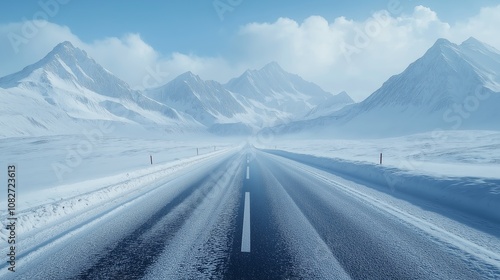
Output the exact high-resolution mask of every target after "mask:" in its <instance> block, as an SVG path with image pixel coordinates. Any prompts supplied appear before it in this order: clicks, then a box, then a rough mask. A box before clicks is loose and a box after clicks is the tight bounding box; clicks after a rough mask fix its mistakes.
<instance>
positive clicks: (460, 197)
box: [263, 150, 500, 222]
mask: <svg viewBox="0 0 500 280" xmlns="http://www.w3.org/2000/svg"><path fill="white" fill-rule="evenodd" d="M263 151H265V152H268V153H271V154H275V155H278V156H282V157H286V158H289V159H292V160H295V161H299V162H302V163H305V164H308V165H311V166H314V167H316V168H320V169H323V170H326V171H329V172H334V173H337V174H339V175H343V176H346V177H349V179H351V180H354V181H362V182H364V183H369V184H368V186H370V187H374V188H377V189H380V190H382V191H384V192H388V193H393V194H398V193H399V194H406V195H410V196H413V197H417V198H420V199H424V200H428V201H432V202H434V203H436V204H438V205H444V206H447V207H450V208H454V209H458V210H460V211H463V212H466V213H470V214H473V215H475V216H479V217H482V218H486V219H489V220H494V221H499V222H500V179H486V178H478V177H477V178H475V177H433V176H429V175H423V174H417V173H414V172H411V171H404V170H401V169H397V168H394V167H386V166H383V165H375V164H370V163H365V162H354V161H346V160H340V159H332V158H325V157H318V156H312V155H307V154H297V153H290V152H286V151H281V150H263Z"/></svg>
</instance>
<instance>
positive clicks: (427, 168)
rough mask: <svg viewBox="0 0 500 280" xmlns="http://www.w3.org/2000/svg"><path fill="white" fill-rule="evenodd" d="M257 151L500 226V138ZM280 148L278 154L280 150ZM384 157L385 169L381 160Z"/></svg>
mask: <svg viewBox="0 0 500 280" xmlns="http://www.w3.org/2000/svg"><path fill="white" fill-rule="evenodd" d="M255 144H256V146H257V147H261V148H267V149H269V150H270V151H271V152H272V153H275V154H279V155H284V156H286V157H289V158H292V159H297V160H299V161H303V162H306V163H310V164H313V165H316V166H321V167H322V168H327V169H329V170H332V171H334V172H337V173H339V174H344V175H347V176H349V177H350V178H357V179H359V180H363V181H367V182H371V183H373V184H376V185H378V186H385V187H386V188H387V189H388V190H389V191H391V192H397V193H399V192H400V193H406V194H413V195H415V196H416V197H420V198H422V199H428V200H429V199H430V200H432V201H438V203H440V204H442V205H450V206H452V207H455V208H457V209H461V211H464V212H466V213H474V215H478V216H481V217H487V218H489V219H490V218H492V219H496V220H499V221H500V211H499V208H498V205H500V172H498V170H500V161H499V160H498V159H499V158H500V149H498V147H499V145H500V133H499V132H493V131H452V132H441V134H440V135H439V137H436V135H435V134H434V133H423V134H416V135H410V136H404V137H397V138H382V139H358V140H353V139H344V140H341V139H318V140H311V139H307V140H305V139H304V140H296V139H286V138H275V139H272V140H269V141H268V142H267V143H265V144H263V143H259V141H258V139H257V141H256V143H255ZM275 147H276V149H275ZM380 153H383V164H382V165H379V156H380Z"/></svg>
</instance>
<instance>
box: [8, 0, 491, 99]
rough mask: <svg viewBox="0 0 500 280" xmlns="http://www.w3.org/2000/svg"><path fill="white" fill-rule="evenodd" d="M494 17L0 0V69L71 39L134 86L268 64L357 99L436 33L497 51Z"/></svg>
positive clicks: (483, 6) (351, 6)
mask: <svg viewBox="0 0 500 280" xmlns="http://www.w3.org/2000/svg"><path fill="white" fill-rule="evenodd" d="M498 26H500V3H499V1H498V0H496V1H492V0H477V1H460V2H459V3H458V1H445V0H422V1H419V0H359V1H335V0H311V1H297V0H287V1H285V0H275V1H261V0H252V1H250V0H170V1H153V0H143V1H117V0H109V1H95V0H88V1H81V0H39V1H27V0H26V1H2V2H1V3H0V61H1V63H0V76H5V75H8V74H11V73H14V72H16V71H19V70H21V69H22V68H23V67H25V66H27V65H29V64H32V63H34V62H36V61H37V60H39V59H41V58H42V57H43V56H45V55H46V54H47V53H48V52H49V51H50V50H51V49H52V48H53V47H54V46H55V45H57V44H58V43H60V42H63V41H71V42H72V43H73V44H74V45H75V46H76V47H79V48H82V49H84V50H85V51H86V52H87V53H88V54H89V55H90V56H91V57H92V58H94V59H95V60H96V61H97V62H98V63H100V64H101V65H102V66H104V67H105V68H106V69H108V70H110V71H111V72H113V73H114V74H115V75H117V76H118V77H119V78H121V79H123V80H124V81H126V82H127V83H129V84H130V85H131V86H132V87H133V88H138V89H141V88H147V87H152V86H153V87H154V86H160V85H162V84H164V83H167V82H168V81H170V80H172V79H174V78H175V77H176V76H177V75H179V74H182V73H184V72H186V71H192V72H193V73H195V74H197V75H199V76H200V77H201V78H203V79H210V80H216V81H219V82H221V83H226V82H227V81H229V80H230V79H231V78H234V77H237V76H239V75H241V74H242V73H243V72H244V71H245V70H246V69H259V68H261V67H263V66H264V65H265V64H267V63H269V62H272V61H276V62H278V63H279V64H280V65H281V66H282V67H283V68H284V69H285V70H286V71H288V72H291V73H295V74H298V75H300V76H301V77H303V78H304V79H306V80H308V81H311V82H314V83H316V84H318V85H320V86H321V87H322V88H323V89H325V90H327V91H329V92H331V93H334V94H336V93H339V92H341V91H346V92H348V93H349V95H351V97H353V98H354V99H355V100H356V101H361V100H363V99H364V98H366V97H367V96H369V95H370V94H371V93H372V92H374V91H375V90H376V89H378V88H379V87H380V86H381V85H382V84H383V83H384V82H385V81H386V80H387V79H388V78H389V77H391V76H392V75H395V74H398V73H400V72H402V71H403V70H404V69H405V68H406V67H407V66H408V65H409V64H410V63H412V62H413V61H415V60H416V59H418V58H419V57H421V56H422V55H423V54H424V53H425V51H426V50H427V49H428V48H430V47H431V46H432V44H433V43H434V42H435V41H436V40H437V39H438V38H447V39H449V40H450V41H452V42H454V43H457V44H459V43H461V42H462V41H464V40H466V39H467V38H469V37H471V36H473V37H476V38H477V39H479V40H481V41H483V42H485V43H487V44H489V45H491V46H493V47H495V48H497V49H500V34H499V33H500V31H498V28H497V27H498ZM151 75H153V76H154V77H156V79H155V81H154V82H153V83H151V82H150V81H149V80H148V79H145V77H149V76H151ZM146 80H148V81H149V82H147V83H146V82H145V81H146Z"/></svg>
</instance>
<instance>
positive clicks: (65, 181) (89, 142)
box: [0, 134, 237, 211]
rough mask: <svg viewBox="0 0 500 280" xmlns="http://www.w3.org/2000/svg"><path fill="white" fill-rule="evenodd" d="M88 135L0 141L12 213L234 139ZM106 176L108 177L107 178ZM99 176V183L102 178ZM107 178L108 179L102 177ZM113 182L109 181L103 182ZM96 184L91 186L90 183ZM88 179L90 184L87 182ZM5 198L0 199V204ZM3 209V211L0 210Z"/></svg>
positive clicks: (221, 146)
mask: <svg viewBox="0 0 500 280" xmlns="http://www.w3.org/2000/svg"><path fill="white" fill-rule="evenodd" d="M178 137H179V136H177V138H176V137H172V136H169V135H166V136H165V137H157V136H148V137H145V139H140V138H139V137H118V136H111V137H106V136H103V137H94V136H90V135H89V136H87V135H84V134H81V135H65V136H44V137H34V138H33V137H31V138H4V139H0V154H1V155H2V158H1V159H0V164H1V166H3V167H4V169H6V168H7V165H10V164H15V165H16V166H17V173H18V174H17V177H18V179H17V181H18V182H17V183H18V186H17V195H18V205H17V208H18V210H22V209H25V208H28V207H33V206H36V205H40V204H42V203H46V202H50V201H55V200H59V199H61V198H66V197H71V196H75V195H80V194H82V193H87V192H89V191H92V190H95V189H98V188H101V187H102V183H103V182H113V180H116V178H114V177H112V176H124V175H127V173H130V172H136V171H138V170H141V169H145V168H149V167H151V158H150V156H152V159H153V167H155V166H158V165H159V164H166V163H171V162H175V161H178V160H181V159H187V158H196V156H197V153H198V154H199V155H200V156H202V155H205V154H208V153H212V152H214V150H215V151H217V150H222V149H226V148H228V147H232V146H233V145H234V143H237V142H236V141H231V140H221V139H215V138H213V139H210V138H209V137H208V136H203V135H193V136H190V135H188V136H184V137H186V138H188V139H191V140H186V139H182V138H180V139H179V138H178ZM110 176H111V177H110ZM103 178H104V179H103ZM105 178H108V179H105ZM109 178H113V179H109ZM96 179H98V180H97V183H93V181H95V180H96ZM89 181H91V182H90V183H89ZM5 200H6V197H5V196H2V197H1V198H0V203H2V204H3V203H4V202H5ZM1 210H2V211H4V210H5V209H1Z"/></svg>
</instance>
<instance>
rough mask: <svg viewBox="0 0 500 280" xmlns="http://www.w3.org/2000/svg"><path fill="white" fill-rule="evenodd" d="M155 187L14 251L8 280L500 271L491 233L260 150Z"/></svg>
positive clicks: (451, 275)
mask: <svg viewBox="0 0 500 280" xmlns="http://www.w3.org/2000/svg"><path fill="white" fill-rule="evenodd" d="M157 184H158V186H156V187H155V188H153V189H151V190H150V191H148V192H147V193H145V194H141V195H140V196H137V197H134V198H133V199H129V200H126V201H123V202H121V203H118V204H117V205H115V206H114V207H112V208H109V209H108V211H107V212H106V213H101V214H100V216H99V218H96V219H93V220H92V222H86V223H85V226H84V227H81V228H78V229H75V230H71V231H67V232H66V233H63V234H61V235H59V236H57V238H53V239H51V241H50V244H51V246H47V247H48V248H47V249H44V250H38V251H36V253H33V254H30V255H27V256H26V257H25V258H24V259H22V258H21V260H20V262H19V267H20V269H19V271H18V272H16V275H15V279H139V278H145V279H495V278H496V279H498V278H500V253H499V251H497V250H496V249H495V248H488V247H486V246H485V245H484V244H487V242H486V241H485V242H486V243H485V242H479V243H475V242H474V240H471V239H474V238H471V237H470V236H469V235H467V233H468V232H469V231H470V232H471V233H473V234H474V235H477V236H480V237H481V238H483V237H484V238H485V240H486V239H488V238H489V241H488V242H491V244H494V245H495V246H496V245H497V244H498V243H499V242H498V239H499V238H500V234H498V235H495V231H492V232H493V233H492V232H481V231H478V230H476V229H473V228H469V226H468V225H466V224H463V223H460V222H458V221H454V220H453V219H450V218H449V217H446V215H441V214H440V213H435V212H432V213H428V212H430V211H428V210H426V209H421V207H418V205H415V203H407V202H406V201H404V199H403V200H402V201H400V200H401V198H394V197H390V195H387V194H378V192H377V191H376V190H373V189H371V188H369V187H368V186H363V185H362V184H361V185H360V184H359V183H357V182H353V181H350V180H348V179H345V178H342V177H339V176H337V175H335V174H330V173H328V172H326V171H323V170H319V169H316V168H314V167H311V166H307V165H304V164H302V163H298V162H294V161H291V160H289V159H285V158H281V157H278V156H275V155H271V154H267V153H264V152H262V151H259V150H256V149H252V148H246V149H244V150H243V151H241V152H238V153H236V154H232V155H230V156H227V157H224V158H221V159H220V160H219V161H217V162H216V163H214V164H213V165H210V166H202V167H200V168H199V170H198V171H197V172H192V173H185V174H182V175H180V176H179V177H178V178H176V179H175V180H167V181H159V182H157ZM427 209H432V207H430V206H429V208H427ZM436 209H439V207H438V208H436ZM443 211H446V209H444V210H443ZM443 221H445V222H443ZM47 242H48V241H47ZM9 276H11V275H9Z"/></svg>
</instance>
